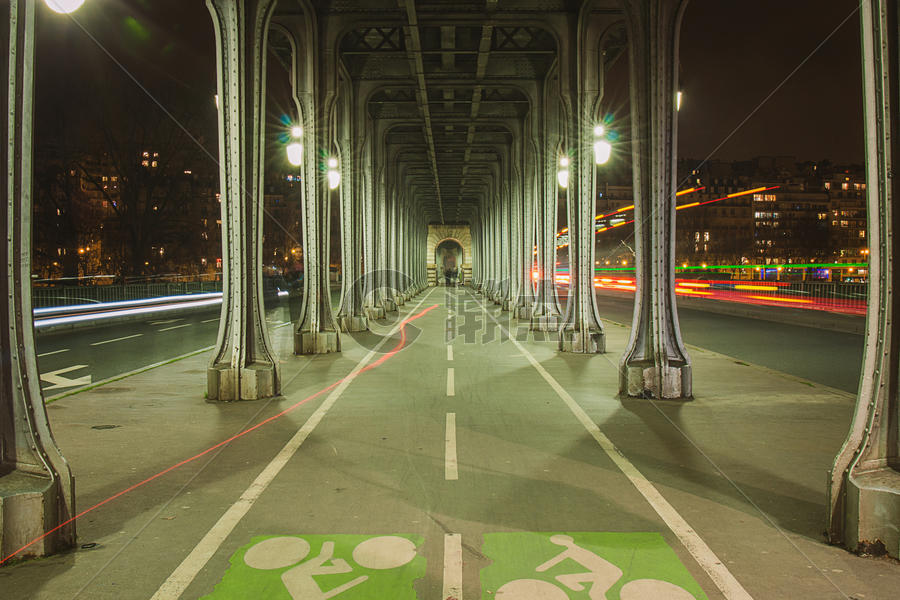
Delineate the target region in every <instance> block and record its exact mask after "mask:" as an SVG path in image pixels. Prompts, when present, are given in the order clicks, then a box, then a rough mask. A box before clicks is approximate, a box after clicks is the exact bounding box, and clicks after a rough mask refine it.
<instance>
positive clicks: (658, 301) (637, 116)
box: [619, 0, 691, 399]
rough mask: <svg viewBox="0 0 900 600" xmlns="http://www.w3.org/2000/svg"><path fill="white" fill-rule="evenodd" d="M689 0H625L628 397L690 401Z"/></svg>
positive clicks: (624, 377)
mask: <svg viewBox="0 0 900 600" xmlns="http://www.w3.org/2000/svg"><path fill="white" fill-rule="evenodd" d="M685 5H686V1H685V0H625V1H624V9H625V16H626V25H627V28H628V39H629V42H630V49H631V55H632V57H631V90H632V91H631V98H632V100H631V106H632V130H633V132H634V134H633V142H632V156H633V164H634V205H635V209H634V218H635V221H634V231H635V251H636V257H635V260H636V263H637V264H636V265H635V266H636V274H637V292H636V295H635V304H634V321H633V323H632V329H631V336H630V339H629V341H628V345H627V347H626V350H625V353H624V354H623V357H622V361H621V364H620V378H619V391H620V393H622V394H625V395H628V396H652V397H655V398H669V399H687V398H690V397H691V361H690V357H689V356H688V353H687V350H685V348H684V344H683V343H682V341H681V332H680V330H679V326H678V310H677V307H676V306H675V260H674V255H675V148H676V142H677V139H676V121H675V92H676V83H677V76H678V73H677V71H678V69H677V57H678V30H679V27H680V23H681V15H682V12H683V8H684V6H685Z"/></svg>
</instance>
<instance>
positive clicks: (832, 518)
mask: <svg viewBox="0 0 900 600" xmlns="http://www.w3.org/2000/svg"><path fill="white" fill-rule="evenodd" d="M861 25H862V58H863V92H864V98H863V100H864V109H865V111H864V112H865V121H864V123H865V133H866V182H867V190H866V191H867V214H868V227H867V231H868V237H869V251H870V254H869V281H870V283H869V298H868V318H867V320H866V338H865V339H866V343H865V351H864V354H863V367H862V374H861V378H860V386H859V396H858V398H857V401H856V408H855V409H854V411H853V420H852V423H851V426H850V431H849V433H848V435H847V439H846V440H845V442H844V445H843V447H842V448H841V451H840V452H839V453H838V455H837V457H836V458H835V461H834V466H833V467H832V470H831V477H830V481H829V486H828V510H829V513H828V537H829V539H830V540H831V542H832V543H835V544H841V545H843V546H844V547H846V548H848V549H850V550H852V551H854V552H860V553H865V554H875V555H878V554H884V553H886V554H888V555H889V556H892V557H893V558H895V559H896V558H900V530H898V528H897V525H898V523H900V396H898V389H900V372H898V367H897V365H898V364H900V326H898V324H897V322H896V321H897V318H898V316H900V294H897V290H895V289H894V287H895V286H896V285H897V283H898V282H900V260H898V257H900V242H898V239H897V231H898V230H900V208H898V206H897V202H898V200H900V176H898V173H897V164H898V161H900V116H898V114H900V6H898V3H897V2H896V1H894V0H865V1H864V2H862V4H861Z"/></svg>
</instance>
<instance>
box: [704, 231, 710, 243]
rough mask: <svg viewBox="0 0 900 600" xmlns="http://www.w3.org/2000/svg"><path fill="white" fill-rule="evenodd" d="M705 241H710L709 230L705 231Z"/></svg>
mask: <svg viewBox="0 0 900 600" xmlns="http://www.w3.org/2000/svg"><path fill="white" fill-rule="evenodd" d="M703 241H704V242H708V241H709V232H708V231H704V232H703Z"/></svg>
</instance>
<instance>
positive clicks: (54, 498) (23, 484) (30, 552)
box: [0, 471, 74, 562]
mask: <svg viewBox="0 0 900 600" xmlns="http://www.w3.org/2000/svg"><path fill="white" fill-rule="evenodd" d="M58 505H59V493H58V487H57V484H56V482H55V481H54V480H53V479H51V478H49V477H43V476H39V475H31V474H28V473H22V472H21V471H13V472H11V473H7V474H6V475H3V476H2V477H0V556H9V555H10V554H12V553H13V552H15V551H16V550H18V549H19V548H21V547H22V546H24V545H25V544H27V543H28V542H30V541H32V540H34V539H37V538H39V537H40V536H42V535H44V533H45V532H47V531H50V530H51V529H53V528H54V527H56V526H58V525H59V519H58V517H57V515H58V513H59V509H58V508H57V507H58ZM72 531H74V529H73V530H72ZM59 538H60V534H59V533H53V534H51V535H48V536H47V537H45V538H44V539H42V540H39V541H37V542H35V543H34V544H33V545H31V546H30V547H29V548H28V549H26V550H23V551H22V553H21V554H19V555H17V557H16V559H11V561H10V562H12V560H18V559H24V558H33V557H37V556H47V555H48V554H52V553H54V552H56V551H58V550H61V549H62V548H63V546H64V545H66V544H63V543H62V541H61V540H60V539H59ZM72 541H73V542H74V540H72Z"/></svg>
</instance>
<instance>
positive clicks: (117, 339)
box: [91, 333, 144, 346]
mask: <svg viewBox="0 0 900 600" xmlns="http://www.w3.org/2000/svg"><path fill="white" fill-rule="evenodd" d="M142 335H144V334H143V333H136V334H134V335H126V336H125V337H120V338H116V339H114V340H104V341H102V342H94V343H93V344H91V346H102V345H103V344H112V343H113V342H121V341H122V340H130V339H131V338H136V337H141V336H142Z"/></svg>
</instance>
